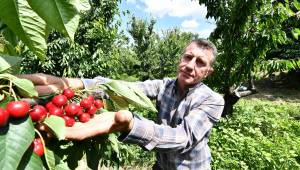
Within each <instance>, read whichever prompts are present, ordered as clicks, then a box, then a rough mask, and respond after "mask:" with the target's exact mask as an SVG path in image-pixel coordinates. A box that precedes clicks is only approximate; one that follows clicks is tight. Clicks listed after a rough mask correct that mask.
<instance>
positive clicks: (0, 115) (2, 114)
mask: <svg viewBox="0 0 300 170" xmlns="http://www.w3.org/2000/svg"><path fill="white" fill-rule="evenodd" d="M8 119H9V113H8V111H7V110H5V109H3V108H0V127H2V126H5V125H6V123H7V121H8Z"/></svg>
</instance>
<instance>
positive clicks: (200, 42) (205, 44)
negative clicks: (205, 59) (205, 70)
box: [189, 38, 218, 65]
mask: <svg viewBox="0 0 300 170" xmlns="http://www.w3.org/2000/svg"><path fill="white" fill-rule="evenodd" d="M192 43H196V45H197V46H198V47H199V48H202V49H207V50H211V51H212V53H213V58H212V61H211V65H213V64H214V63H215V61H216V58H217V55H218V50H217V47H216V46H215V45H214V44H213V43H212V42H211V41H209V40H206V39H203V38H199V39H194V40H192V41H191V42H190V43H189V45H190V44H192Z"/></svg>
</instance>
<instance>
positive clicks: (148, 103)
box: [128, 83, 157, 112]
mask: <svg viewBox="0 0 300 170" xmlns="http://www.w3.org/2000/svg"><path fill="white" fill-rule="evenodd" d="M128 86H129V87H130V89H132V90H133V91H134V92H135V94H136V95H137V96H138V97H139V98H140V99H141V100H143V102H145V103H146V104H147V105H148V106H149V107H150V110H152V111H154V112H157V110H156V108H155V107H154V106H153V103H152V102H151V100H150V99H149V98H148V97H147V96H146V95H145V94H144V93H143V92H142V91H141V90H140V89H139V88H137V87H136V86H135V85H134V84H132V83H128Z"/></svg>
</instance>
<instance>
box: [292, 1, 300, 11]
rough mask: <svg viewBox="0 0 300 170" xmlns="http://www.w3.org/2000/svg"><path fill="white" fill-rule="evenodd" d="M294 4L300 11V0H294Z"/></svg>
mask: <svg viewBox="0 0 300 170" xmlns="http://www.w3.org/2000/svg"><path fill="white" fill-rule="evenodd" d="M293 4H294V7H295V8H296V9H297V10H298V11H300V2H299V1H298V0H294V1H293Z"/></svg>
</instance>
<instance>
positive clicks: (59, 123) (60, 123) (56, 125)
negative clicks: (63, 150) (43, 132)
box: [43, 115, 66, 140]
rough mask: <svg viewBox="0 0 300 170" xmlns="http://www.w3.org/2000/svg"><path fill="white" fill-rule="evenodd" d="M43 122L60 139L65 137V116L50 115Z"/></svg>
mask: <svg viewBox="0 0 300 170" xmlns="http://www.w3.org/2000/svg"><path fill="white" fill-rule="evenodd" d="M43 123H44V124H46V125H47V126H48V127H49V128H50V130H51V131H52V132H53V133H54V135H55V136H56V137H57V138H58V139H59V140H62V139H65V131H66V126H65V121H64V119H63V118H61V117H59V116H54V115H51V116H50V117H46V119H45V120H44V122H43Z"/></svg>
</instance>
